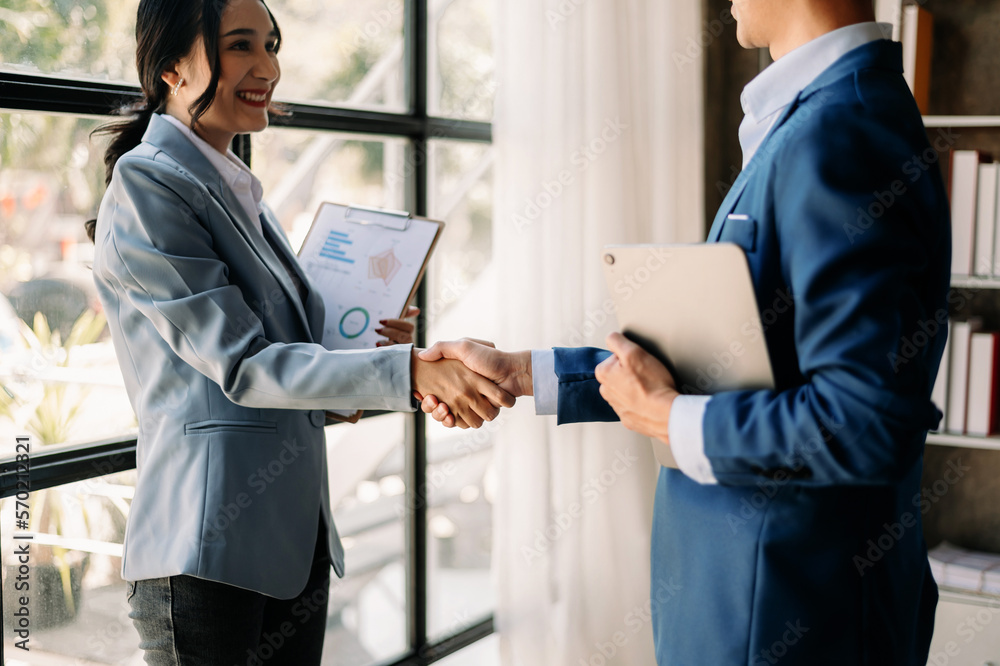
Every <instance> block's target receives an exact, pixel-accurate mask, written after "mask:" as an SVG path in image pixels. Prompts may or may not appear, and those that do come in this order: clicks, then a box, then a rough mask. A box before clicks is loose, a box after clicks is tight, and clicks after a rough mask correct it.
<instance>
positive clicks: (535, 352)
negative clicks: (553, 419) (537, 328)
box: [531, 349, 559, 416]
mask: <svg viewBox="0 0 1000 666" xmlns="http://www.w3.org/2000/svg"><path fill="white" fill-rule="evenodd" d="M531 390H532V392H533V393H534V394H535V414H538V415H539V416H544V415H548V414H555V413H556V412H558V410H559V377H558V376H557V375H556V353H555V352H554V351H552V350H551V349H532V350H531Z"/></svg>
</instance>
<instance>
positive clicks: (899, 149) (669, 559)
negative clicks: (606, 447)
mask: <svg viewBox="0 0 1000 666" xmlns="http://www.w3.org/2000/svg"><path fill="white" fill-rule="evenodd" d="M733 14H734V16H735V17H736V19H737V26H738V28H737V29H738V32H737V36H738V38H739V41H740V44H741V45H743V46H744V47H747V48H751V47H768V48H769V49H770V52H771V55H772V57H773V58H774V60H775V62H774V64H773V65H771V66H770V67H769V68H768V69H766V70H765V71H764V72H763V73H761V74H760V75H759V76H758V77H757V78H756V79H754V80H753V81H752V82H751V83H750V84H749V85H748V86H747V87H746V89H745V90H744V93H743V98H742V103H743V108H744V111H745V113H746V117H745V119H744V121H743V124H742V126H741V127H740V142H741V144H742V147H743V150H744V169H743V172H742V173H741V174H740V176H739V178H738V179H737V180H736V182H735V183H734V185H733V187H732V189H731V191H730V192H729V194H728V196H727V197H726V200H725V201H724V202H723V204H722V208H721V209H720V210H719V212H718V214H717V215H716V217H715V221H714V224H713V225H712V229H711V231H710V232H709V237H708V241H709V242H717V241H718V242H734V243H737V244H739V245H740V246H741V247H742V248H743V249H744V250H745V252H746V256H747V259H748V262H749V266H750V270H751V274H752V276H753V281H754V286H755V292H756V296H757V302H758V304H759V307H760V308H761V313H762V321H764V322H765V323H766V324H767V328H766V331H764V334H765V337H766V340H767V345H768V350H769V352H770V354H771V360H772V365H773V369H774V374H775V379H776V386H777V388H776V389H775V390H774V391H762V390H750V391H731V392H724V393H717V394H715V395H714V396H711V397H708V396H683V395H679V394H678V393H677V392H676V390H675V387H674V382H673V379H672V377H671V376H670V373H669V372H668V371H667V369H666V368H665V367H664V366H663V365H661V364H660V363H659V362H658V361H656V360H655V359H654V358H653V357H652V356H650V355H649V354H646V353H645V352H644V351H642V350H641V349H640V348H639V347H637V346H635V345H634V344H632V343H631V342H629V341H628V340H626V339H625V338H624V337H622V336H621V335H619V334H613V335H611V336H610V337H609V338H608V345H609V348H610V350H611V352H612V353H613V355H610V354H609V353H608V352H605V351H602V350H597V349H555V350H554V351H552V352H548V351H545V352H540V351H539V352H520V353H516V354H507V353H503V352H499V351H496V350H494V349H491V348H488V347H484V346H480V345H477V344H475V343H473V342H471V341H461V342H455V343H441V344H439V345H436V346H435V347H434V348H432V349H430V350H428V351H427V352H425V353H424V354H425V356H424V358H425V360H432V359H434V358H438V357H442V356H444V357H451V358H459V359H461V360H463V361H464V362H465V363H466V364H467V365H469V366H470V367H471V368H472V369H474V370H476V371H478V372H480V373H482V374H485V375H487V376H490V377H491V378H492V379H494V380H495V381H497V382H498V383H500V384H501V385H502V386H503V387H504V388H506V389H507V390H508V391H509V392H511V393H514V394H528V393H530V394H534V395H535V401H536V410H537V411H538V412H539V413H557V414H558V420H559V423H569V422H580V421H600V420H611V419H615V418H620V419H621V421H622V422H623V424H624V425H625V426H627V427H628V428H630V429H632V430H635V431H637V432H640V433H644V434H647V435H650V436H653V437H658V438H659V439H661V440H663V441H664V442H666V443H668V444H670V446H671V448H672V450H673V453H674V456H675V458H676V459H677V461H678V463H679V466H680V470H675V469H667V468H662V469H661V470H660V478H659V483H658V486H657V494H656V506H655V514H654V525H653V548H652V577H653V580H652V589H654V590H655V589H657V587H658V585H659V584H660V582H661V581H668V580H669V579H670V578H671V577H673V578H675V579H677V580H682V581H683V582H684V588H683V591H682V592H681V593H680V594H681V595H682V597H683V598H682V599H681V603H672V604H667V605H664V606H663V607H661V608H658V609H657V610H658V613H657V615H656V616H655V618H654V632H655V642H656V655H657V661H658V662H659V663H660V664H669V665H670V666H679V665H685V666H686V665H693V666H703V665H709V664H711V665H713V666H718V665H728V664H749V665H751V666H756V665H757V664H775V663H779V662H780V663H784V664H808V665H810V666H814V665H817V664H836V665H837V666H847V665H851V666H853V665H856V664H873V665H877V666H889V665H892V666H899V665H913V666H918V665H920V666H922V665H923V664H925V663H926V659H927V653H928V647H929V644H930V638H931V633H932V629H933V619H934V608H935V605H936V603H937V588H936V586H935V584H934V580H933V578H932V577H931V573H930V569H929V566H928V563H927V553H926V546H925V544H924V540H923V534H922V531H921V526H920V512H919V510H918V509H917V506H918V505H919V492H920V487H919V484H920V478H921V468H922V453H923V445H924V439H925V436H926V431H927V430H928V429H929V428H931V427H934V426H936V424H937V422H938V421H939V419H940V413H939V412H938V411H937V410H936V409H935V407H934V405H933V404H932V403H931V401H930V399H929V396H930V393H931V388H932V386H933V383H934V379H935V375H936V373H937V367H938V364H939V361H940V357H941V354H942V350H943V347H944V342H945V337H946V333H945V331H946V326H945V325H944V324H943V323H942V322H943V321H944V320H945V318H946V316H947V304H946V298H947V292H948V287H949V277H950V257H951V251H950V227H949V219H948V206H947V201H946V194H945V190H944V187H943V184H942V181H941V176H940V173H939V172H938V170H937V168H936V167H931V166H928V163H927V162H921V157H920V156H922V155H924V152H925V151H926V150H927V149H928V148H929V146H928V141H927V137H926V133H925V130H924V128H923V124H922V122H921V118H920V114H919V111H918V110H917V107H916V104H915V103H914V101H913V98H912V96H911V95H910V92H909V90H908V88H907V86H906V83H905V82H904V80H903V77H902V66H901V60H902V57H901V48H900V45H899V44H895V43H892V42H889V41H886V40H884V39H883V35H882V33H881V31H880V28H879V26H878V25H876V24H875V23H874V22H873V20H874V16H873V12H872V3H871V0H736V1H735V3H734V6H733ZM914 160H916V161H917V162H920V163H921V164H923V167H922V168H921V169H919V173H915V171H914V170H913V168H912V167H913V165H914V164H915V161H914ZM909 174H914V175H912V176H911V175H909ZM423 407H424V410H425V411H432V412H433V413H434V416H435V418H437V419H438V420H444V421H445V422H446V424H447V423H451V422H452V417H451V416H450V415H449V414H448V410H447V406H446V405H438V404H437V401H436V400H435V399H434V398H433V397H427V398H425V400H424V405H423Z"/></svg>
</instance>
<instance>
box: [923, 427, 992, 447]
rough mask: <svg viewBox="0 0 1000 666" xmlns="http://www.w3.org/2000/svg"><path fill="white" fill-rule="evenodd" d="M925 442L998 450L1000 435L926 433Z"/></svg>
mask: <svg viewBox="0 0 1000 666" xmlns="http://www.w3.org/2000/svg"><path fill="white" fill-rule="evenodd" d="M927 443H928V444H934V445H937V446H959V447H963V448H967V449H983V450H986V451H1000V436H997V435H994V436H992V437H976V436H974V435H954V434H952V433H948V432H932V433H928V434H927Z"/></svg>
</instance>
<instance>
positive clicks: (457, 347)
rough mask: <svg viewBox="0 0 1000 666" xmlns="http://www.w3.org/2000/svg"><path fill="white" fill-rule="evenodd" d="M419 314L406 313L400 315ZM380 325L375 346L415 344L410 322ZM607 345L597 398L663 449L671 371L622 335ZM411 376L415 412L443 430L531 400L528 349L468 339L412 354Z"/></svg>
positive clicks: (672, 392) (672, 390)
mask: <svg viewBox="0 0 1000 666" xmlns="http://www.w3.org/2000/svg"><path fill="white" fill-rule="evenodd" d="M419 313H420V310H418V309H417V308H409V309H408V310H407V312H406V314H405V315H404V317H405V318H412V317H415V316H417V315H418V314H419ZM380 323H381V324H382V325H383V328H380V329H377V332H378V333H379V334H380V335H383V336H384V337H386V338H387V339H386V340H384V341H382V342H379V343H378V346H380V347H381V346H386V345H393V344H408V343H412V342H413V330H414V326H413V324H412V323H410V322H408V321H405V319H388V320H386V319H383V320H382V321H381V322H380ZM607 345H608V350H609V351H610V354H609V355H608V356H607V358H606V359H604V360H603V361H602V362H601V363H600V364H599V365H598V366H597V368H596V369H595V371H594V378H595V379H596V380H597V381H598V382H599V383H600V394H601V397H602V398H603V399H604V400H605V401H606V402H607V403H608V405H610V406H611V408H612V409H613V410H614V411H615V413H616V414H617V415H618V418H619V419H620V420H621V423H622V425H623V426H625V427H626V428H628V429H629V430H632V431H635V432H638V433H640V434H643V435H647V436H649V437H655V438H657V439H659V440H661V441H663V442H664V443H666V444H669V443H670V436H669V421H670V411H671V408H672V407H673V402H674V399H675V398H676V397H677V396H678V395H680V394H679V393H678V392H677V388H676V385H675V382H674V378H673V376H672V375H671V374H670V371H669V370H667V368H666V367H664V365H663V364H662V363H660V362H659V361H658V360H657V359H656V358H655V357H653V356H651V355H650V354H648V353H647V352H646V351H644V350H643V349H642V348H641V347H639V346H638V345H636V344H635V343H633V342H631V341H630V340H628V339H627V338H625V336H623V335H622V334H621V333H612V334H611V335H609V336H608V338H607ZM410 376H411V385H412V388H413V396H414V397H415V398H416V399H417V400H419V401H420V408H421V409H422V410H423V411H424V412H426V413H428V414H430V415H431V416H432V417H433V418H434V420H436V421H439V422H440V423H442V424H443V425H445V426H446V427H449V428H454V427H459V428H479V427H480V426H482V425H483V423H485V422H486V421H492V420H493V419H495V418H496V417H497V416H499V414H500V410H501V408H503V407H513V406H514V401H515V400H517V399H518V398H519V397H521V396H522V395H534V377H533V376H532V369H531V352H530V351H520V352H504V351H500V350H499V349H496V348H495V347H494V345H493V343H491V342H484V341H482V340H474V339H472V338H464V339H462V340H457V341H454V342H438V343H437V344H435V345H434V346H433V347H430V348H429V349H424V350H417V349H414V350H413V355H412V357H411V361H410ZM539 379H540V380H541V381H545V380H546V379H550V380H552V381H555V379H554V378H539Z"/></svg>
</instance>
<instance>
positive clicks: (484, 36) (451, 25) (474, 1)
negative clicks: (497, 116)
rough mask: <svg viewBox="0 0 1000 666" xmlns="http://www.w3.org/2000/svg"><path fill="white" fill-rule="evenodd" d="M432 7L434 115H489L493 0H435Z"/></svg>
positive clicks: (430, 97)
mask: <svg viewBox="0 0 1000 666" xmlns="http://www.w3.org/2000/svg"><path fill="white" fill-rule="evenodd" d="M428 11H429V12H430V17H429V18H430V20H429V23H430V34H429V35H428V38H429V42H430V68H431V71H430V76H429V77H428V81H429V82H428V85H429V86H430V90H429V91H428V100H429V103H430V107H431V108H430V112H431V114H432V115H437V116H444V117H447V118H459V119H462V120H484V121H489V120H491V119H492V118H493V98H494V95H495V93H496V81H495V79H494V76H495V59H494V55H493V23H494V11H495V7H494V2H493V0H431V1H430V3H429V9H428Z"/></svg>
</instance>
